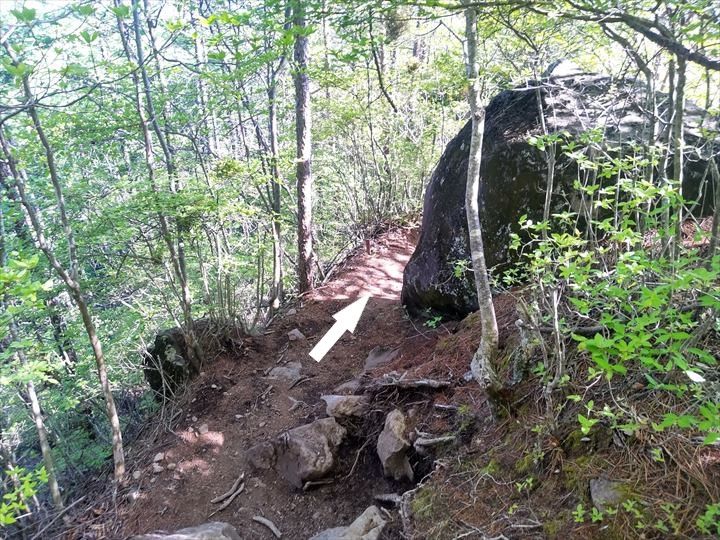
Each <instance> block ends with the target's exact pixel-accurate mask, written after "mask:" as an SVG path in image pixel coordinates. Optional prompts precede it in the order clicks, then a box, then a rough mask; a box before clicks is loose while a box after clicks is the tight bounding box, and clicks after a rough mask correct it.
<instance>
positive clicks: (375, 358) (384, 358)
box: [363, 346, 400, 371]
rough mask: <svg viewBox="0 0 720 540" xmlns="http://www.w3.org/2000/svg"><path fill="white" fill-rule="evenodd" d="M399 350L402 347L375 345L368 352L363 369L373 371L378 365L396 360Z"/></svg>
mask: <svg viewBox="0 0 720 540" xmlns="http://www.w3.org/2000/svg"><path fill="white" fill-rule="evenodd" d="M399 352H400V349H393V348H389V347H379V346H378V347H375V348H374V349H373V350H371V351H370V352H369V353H368V356H367V359H366V360H365V366H364V367H363V370H364V371H371V370H373V369H375V368H377V367H380V366H385V365H387V364H389V363H390V362H392V361H393V360H395V358H396V357H397V355H398V353H399Z"/></svg>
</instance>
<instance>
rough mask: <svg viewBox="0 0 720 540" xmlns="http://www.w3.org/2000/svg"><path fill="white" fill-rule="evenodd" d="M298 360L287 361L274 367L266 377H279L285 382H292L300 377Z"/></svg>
mask: <svg viewBox="0 0 720 540" xmlns="http://www.w3.org/2000/svg"><path fill="white" fill-rule="evenodd" d="M301 369H302V364H301V363H300V362H288V363H287V364H286V365H284V366H278V367H274V368H272V369H271V370H270V373H268V376H267V378H268V379H279V380H283V381H287V382H294V381H296V380H298V379H299V378H300V370H301Z"/></svg>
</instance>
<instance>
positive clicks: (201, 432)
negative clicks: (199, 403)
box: [198, 424, 210, 435]
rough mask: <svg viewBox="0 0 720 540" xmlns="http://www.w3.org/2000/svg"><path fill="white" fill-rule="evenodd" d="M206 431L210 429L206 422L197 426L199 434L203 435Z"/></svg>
mask: <svg viewBox="0 0 720 540" xmlns="http://www.w3.org/2000/svg"><path fill="white" fill-rule="evenodd" d="M208 431H210V428H209V427H208V425H207V424H202V425H201V426H200V427H199V428H198V433H200V435H205V434H206V433H207V432H208Z"/></svg>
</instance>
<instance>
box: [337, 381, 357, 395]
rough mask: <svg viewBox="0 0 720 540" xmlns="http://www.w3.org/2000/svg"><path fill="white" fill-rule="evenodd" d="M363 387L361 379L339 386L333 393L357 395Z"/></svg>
mask: <svg viewBox="0 0 720 540" xmlns="http://www.w3.org/2000/svg"><path fill="white" fill-rule="evenodd" d="M361 385H362V383H361V382H360V379H351V380H349V381H347V382H344V383H342V384H341V385H339V386H336V387H335V389H334V390H333V392H334V393H335V394H355V393H356V392H357V391H358V390H360V387H361Z"/></svg>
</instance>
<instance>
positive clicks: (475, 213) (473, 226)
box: [464, 0, 501, 401]
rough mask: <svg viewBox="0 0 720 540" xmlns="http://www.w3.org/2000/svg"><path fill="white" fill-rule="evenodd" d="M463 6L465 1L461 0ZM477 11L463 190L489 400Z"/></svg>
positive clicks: (468, 19)
mask: <svg viewBox="0 0 720 540" xmlns="http://www.w3.org/2000/svg"><path fill="white" fill-rule="evenodd" d="M464 1H465V3H466V4H467V2H468V0H464ZM476 32H477V11H476V10H475V8H472V7H468V8H466V9H465V33H466V38H467V66H466V67H467V76H468V82H469V84H470V88H469V93H468V101H469V102H470V113H471V115H472V135H471V138H470V156H469V159H468V173H467V185H466V191H465V212H466V214H467V222H468V233H469V237H470V253H471V257H472V264H473V270H474V273H475V286H476V289H477V296H478V306H479V313H480V321H481V324H482V335H481V338H480V346H479V347H478V349H477V351H476V352H475V354H474V355H473V358H472V361H471V363H470V369H471V370H472V373H473V376H474V377H475V380H476V381H477V382H478V383H479V384H480V386H482V387H483V388H485V389H486V391H487V392H488V396H489V397H490V399H491V401H493V399H494V398H495V397H496V396H497V393H498V391H499V390H500V389H501V385H500V381H499V380H498V377H497V374H496V373H495V368H494V366H493V363H494V361H495V358H496V356H497V349H498V326H497V320H496V319H495V307H494V305H493V300H492V292H491V290H490V280H489V277H488V271H487V265H486V264H485V250H484V247H483V238H482V229H481V226H480V211H479V208H478V198H479V194H480V181H481V179H480V163H481V161H482V144H483V132H484V130H485V108H484V107H483V106H482V105H481V104H480V84H479V77H478V68H477V34H476Z"/></svg>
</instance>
